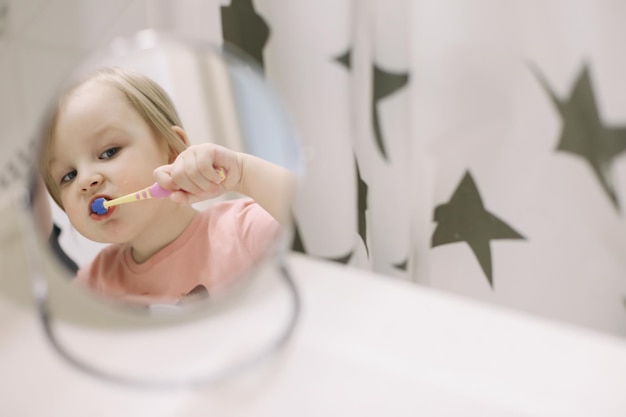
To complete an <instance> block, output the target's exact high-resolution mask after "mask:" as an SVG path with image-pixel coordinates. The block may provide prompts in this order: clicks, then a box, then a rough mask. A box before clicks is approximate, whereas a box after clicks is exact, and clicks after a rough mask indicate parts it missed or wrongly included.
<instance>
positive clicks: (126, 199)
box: [91, 167, 226, 216]
mask: <svg viewBox="0 0 626 417" xmlns="http://www.w3.org/2000/svg"><path fill="white" fill-rule="evenodd" d="M216 171H217V173H218V174H219V176H220V178H221V179H222V181H223V180H224V178H226V174H225V173H224V168H221V167H220V168H217V169H216ZM170 194H172V191H170V190H166V189H165V188H163V187H161V186H160V185H159V184H158V183H156V182H155V183H154V184H152V185H151V186H149V187H146V188H144V189H143V190H139V191H136V192H134V193H130V194H127V195H125V196H122V197H119V198H116V199H113V200H106V199H104V198H103V197H100V198H96V199H95V200H94V201H93V203H91V212H92V213H95V214H98V215H100V216H102V215H103V214H106V212H108V211H109V208H110V207H113V206H118V205H120V204H125V203H132V202H133V201H141V200H147V199H150V198H165V197H167V196H168V195H170Z"/></svg>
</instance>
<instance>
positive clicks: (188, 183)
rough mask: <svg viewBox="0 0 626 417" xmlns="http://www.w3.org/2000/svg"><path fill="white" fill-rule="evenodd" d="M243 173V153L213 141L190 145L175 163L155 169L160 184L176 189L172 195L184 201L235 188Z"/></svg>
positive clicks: (201, 199) (181, 202)
mask: <svg viewBox="0 0 626 417" xmlns="http://www.w3.org/2000/svg"><path fill="white" fill-rule="evenodd" d="M222 170H223V171H222ZM241 174H242V158H241V155H240V154H238V153H237V152H233V151H231V150H229V149H227V148H224V147H223V146H219V145H215V144H212V143H203V144H200V145H193V146H190V147H189V148H187V149H185V150H184V151H183V152H181V153H180V155H178V156H177V157H176V160H174V162H173V163H172V164H170V165H163V166H160V167H158V168H157V169H155V170H154V176H155V178H156V181H157V182H158V183H159V185H161V186H162V187H163V188H166V189H168V190H174V192H173V193H172V194H171V196H170V198H171V199H172V200H173V201H175V202H177V203H180V204H193V203H197V202H199V201H203V200H208V199H211V198H216V197H219V196H220V195H222V194H223V193H224V192H226V191H232V190H235V189H236V188H237V186H238V184H239V182H240V180H241Z"/></svg>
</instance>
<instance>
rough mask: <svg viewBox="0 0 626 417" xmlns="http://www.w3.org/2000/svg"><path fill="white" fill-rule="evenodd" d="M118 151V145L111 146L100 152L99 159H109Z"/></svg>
mask: <svg viewBox="0 0 626 417" xmlns="http://www.w3.org/2000/svg"><path fill="white" fill-rule="evenodd" d="M119 151H120V148H119V147H113V148H110V149H107V150H106V151H104V152H102V153H101V154H100V159H110V158H112V157H114V156H115V154H116V153H118V152H119Z"/></svg>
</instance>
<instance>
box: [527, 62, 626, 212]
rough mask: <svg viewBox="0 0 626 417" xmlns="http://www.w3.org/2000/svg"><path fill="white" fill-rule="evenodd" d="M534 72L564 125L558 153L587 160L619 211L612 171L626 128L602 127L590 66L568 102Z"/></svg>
mask: <svg viewBox="0 0 626 417" xmlns="http://www.w3.org/2000/svg"><path fill="white" fill-rule="evenodd" d="M534 72H535V74H536V76H537V78H538V79H539V82H540V83H541V85H542V87H543V88H544V90H545V91H546V92H547V93H548V95H549V96H550V98H551V99H552V103H553V104H554V106H555V107H556V109H557V111H558V112H559V115H560V116H561V120H562V123H563V127H562V128H561V137H560V138H559V144H558V146H557V148H556V150H557V151H561V152H568V153H570V154H573V155H575V156H578V157H580V158H583V159H584V160H586V161H587V163H588V164H589V166H590V167H591V169H592V171H593V173H594V174H595V176H596V178H597V179H598V181H599V182H600V184H601V186H602V188H603V189H604V191H605V192H606V193H607V195H608V197H609V199H610V200H611V202H612V203H613V205H614V206H615V208H617V209H619V201H618V198H617V195H616V192H615V187H614V186H613V181H612V178H611V168H612V164H613V161H614V160H615V158H616V157H617V156H618V155H619V154H621V153H622V152H624V150H625V149H626V127H617V128H611V127H607V126H605V125H604V124H603V123H602V120H601V118H600V114H599V112H598V106H597V104H596V100H595V96H594V93H593V85H592V83H591V77H590V76H589V68H588V67H587V65H584V66H583V68H582V71H581V72H580V75H579V76H578V79H577V80H576V82H575V84H574V87H573V89H572V92H571V94H570V96H569V99H566V100H561V99H559V98H558V97H557V96H556V95H555V94H554V92H553V91H552V89H551V88H550V86H549V84H548V83H547V81H546V80H545V79H544V77H543V76H542V75H541V74H540V73H539V71H538V70H536V69H534Z"/></svg>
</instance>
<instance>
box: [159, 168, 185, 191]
mask: <svg viewBox="0 0 626 417" xmlns="http://www.w3.org/2000/svg"><path fill="white" fill-rule="evenodd" d="M171 169H172V166H171V165H162V166H160V167H158V168H157V169H155V170H154V172H153V175H154V178H155V180H156V182H157V183H158V184H159V185H160V186H161V187H163V188H165V189H166V190H179V189H180V187H179V186H178V184H176V182H175V181H174V179H173V178H172V174H171Z"/></svg>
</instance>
